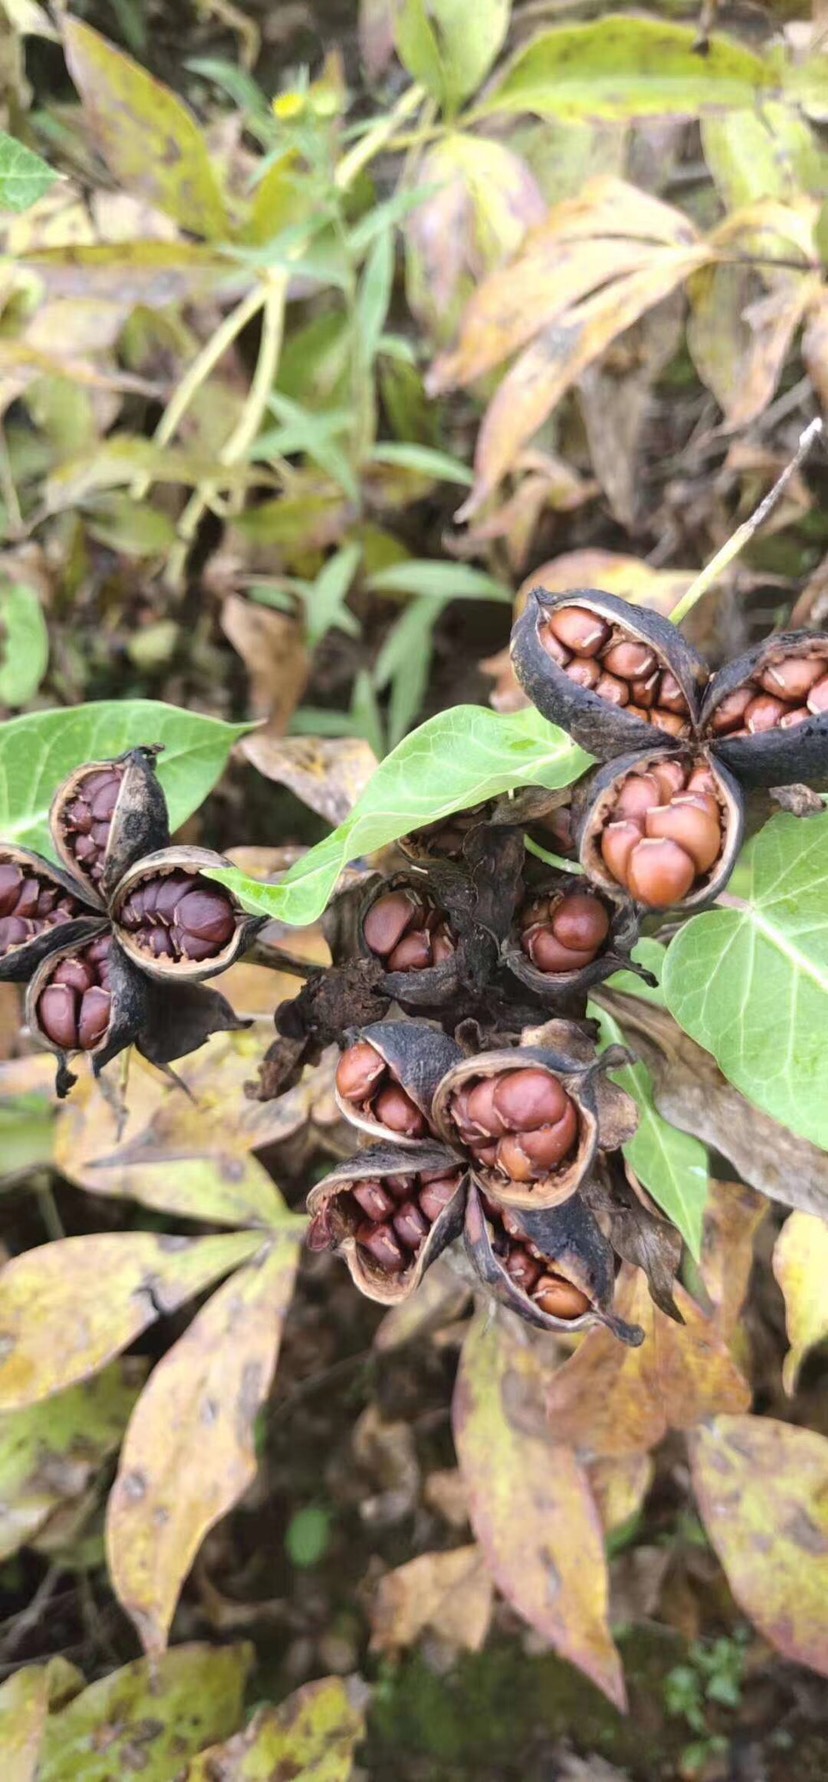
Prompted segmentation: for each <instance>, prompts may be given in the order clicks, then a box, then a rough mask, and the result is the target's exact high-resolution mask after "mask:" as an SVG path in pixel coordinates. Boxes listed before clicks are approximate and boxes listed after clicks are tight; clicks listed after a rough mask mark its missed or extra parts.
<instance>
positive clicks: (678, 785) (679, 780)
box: [647, 761, 713, 804]
mask: <svg viewBox="0 0 828 1782" xmlns="http://www.w3.org/2000/svg"><path fill="white" fill-rule="evenodd" d="M700 771H701V772H703V773H706V774H707V775H708V779H709V780H710V789H711V791H712V788H713V777H712V775H711V774H710V773H709V770H708V769H707V768H706V767H705V768H702V769H701V770H700ZM647 772H648V773H651V774H652V776H653V779H654V780H655V781H656V783H657V785H658V788H659V791H660V793H661V800H662V803H663V804H669V802H670V799H671V798H672V797H673V794H674V793H675V792H683V791H684V782H685V779H686V778H687V769H686V768H685V767H682V764H681V762H680V761H656V762H655V763H654V764H653V766H652V767H648V769H647ZM688 784H689V782H688ZM705 789H706V788H705Z"/></svg>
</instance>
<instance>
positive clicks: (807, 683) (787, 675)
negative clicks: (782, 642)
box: [710, 656, 828, 736]
mask: <svg viewBox="0 0 828 1782" xmlns="http://www.w3.org/2000/svg"><path fill="white" fill-rule="evenodd" d="M825 711H828V674H826V672H825V658H824V656H787V657H783V659H782V661H780V662H770V663H768V664H767V666H766V667H765V668H763V669H762V670H761V672H760V673H759V674H757V676H756V678H755V679H754V680H750V681H748V682H747V683H746V684H745V686H743V687H737V688H736V689H735V690H734V692H733V693H728V694H727V695H726V696H725V698H724V699H723V700H722V701H721V704H720V705H718V706H717V707H716V709H715V711H714V712H713V714H712V716H711V719H710V728H711V730H712V731H713V732H714V734H715V735H717V736H756V735H758V734H760V733H761V732H762V731H765V730H792V729H794V728H795V726H796V725H797V724H804V723H805V720H806V718H810V717H818V716H819V715H820V713H822V712H825Z"/></svg>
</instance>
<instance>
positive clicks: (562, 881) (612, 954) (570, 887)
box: [503, 871, 655, 1007]
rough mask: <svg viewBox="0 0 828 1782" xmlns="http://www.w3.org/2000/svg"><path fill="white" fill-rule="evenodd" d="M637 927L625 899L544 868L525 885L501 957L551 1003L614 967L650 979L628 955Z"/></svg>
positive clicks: (600, 980)
mask: <svg viewBox="0 0 828 1782" xmlns="http://www.w3.org/2000/svg"><path fill="white" fill-rule="evenodd" d="M640 929H641V921H640V917H639V915H638V913H637V911H636V909H635V906H634V904H633V903H632V902H631V901H630V900H629V899H628V898H625V899H624V900H623V901H617V900H615V899H610V898H609V897H607V896H605V894H604V893H603V892H601V891H599V890H597V889H596V888H595V887H594V886H593V885H592V884H590V882H589V881H588V880H587V879H586V878H585V877H584V876H583V875H581V874H575V873H561V872H553V871H547V872H546V873H542V874H540V875H539V877H538V878H537V880H536V881H535V882H533V884H532V885H531V888H527V895H526V897H525V899H524V901H523V903H522V904H521V905H520V907H519V908H518V911H517V914H516V917H515V922H514V925H513V928H512V933H511V935H510V936H509V940H508V943H507V945H506V947H505V948H504V952H503V960H504V964H505V965H506V966H507V967H508V969H509V971H510V972H511V973H512V974H513V976H514V977H516V978H517V979H518V980H519V981H520V983H521V984H523V985H525V987H526V989H527V990H531V991H532V992H533V994H534V995H535V996H537V997H538V998H539V999H540V1001H542V1002H544V1003H546V1004H547V1006H549V1007H554V1006H555V1004H556V1003H561V1002H563V1001H564V1000H565V999H566V998H567V997H569V996H570V995H572V993H573V992H583V991H586V990H589V989H591V988H592V986H593V985H594V984H601V983H603V982H604V980H605V979H606V978H609V977H611V976H612V974H613V972H616V971H622V970H627V971H633V972H635V973H637V974H638V975H639V976H641V977H642V978H644V979H645V980H647V981H648V982H655V980H654V979H653V977H652V974H651V973H650V972H648V971H646V970H645V969H644V967H643V966H639V965H636V964H634V963H633V961H632V960H631V958H630V953H631V951H632V949H633V947H634V946H635V943H636V941H637V940H638V937H639V933H640Z"/></svg>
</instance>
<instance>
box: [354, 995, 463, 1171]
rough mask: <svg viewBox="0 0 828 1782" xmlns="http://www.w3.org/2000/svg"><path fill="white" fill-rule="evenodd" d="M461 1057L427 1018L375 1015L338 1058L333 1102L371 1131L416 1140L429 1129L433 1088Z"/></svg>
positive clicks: (401, 1140) (397, 1140)
mask: <svg viewBox="0 0 828 1782" xmlns="http://www.w3.org/2000/svg"><path fill="white" fill-rule="evenodd" d="M461 1057H462V1053H461V1051H460V1047H459V1046H458V1045H456V1044H455V1042H454V1040H452V1039H449V1038H448V1036H447V1034H445V1033H441V1032H440V1029H439V1028H437V1027H432V1026H431V1024H430V1023H429V1022H428V1021H375V1022H374V1023H373V1024H372V1025H371V1026H370V1027H363V1028H362V1029H361V1031H360V1032H359V1033H358V1034H355V1035H354V1038H353V1040H352V1041H351V1043H350V1044H349V1045H348V1046H347V1048H346V1050H345V1051H344V1052H343V1054H342V1057H341V1058H340V1060H339V1064H338V1066H337V1072H336V1099H337V1104H338V1106H339V1107H340V1108H341V1110H342V1112H343V1114H344V1115H345V1116H346V1119H348V1120H350V1122H351V1124H352V1125H353V1126H358V1127H359V1128H360V1129H361V1130H362V1131H363V1132H369V1133H371V1135H372V1137H374V1138H384V1139H388V1140H391V1141H392V1142H393V1143H395V1144H398V1145H411V1144H414V1143H416V1142H417V1141H419V1140H422V1139H424V1138H427V1137H428V1136H429V1135H430V1134H431V1133H433V1126H432V1101H433V1099H434V1091H435V1089H436V1088H437V1085H438V1083H440V1082H441V1080H442V1078H443V1077H444V1076H445V1074H446V1071H448V1070H451V1068H452V1066H453V1065H455V1064H456V1063H457V1061H458V1059H460V1058H461Z"/></svg>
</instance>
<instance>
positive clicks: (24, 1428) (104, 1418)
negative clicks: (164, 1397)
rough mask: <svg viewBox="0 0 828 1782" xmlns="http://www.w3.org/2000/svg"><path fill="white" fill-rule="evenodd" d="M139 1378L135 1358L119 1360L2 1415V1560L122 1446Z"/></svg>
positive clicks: (72, 1499) (141, 1371)
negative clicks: (44, 1398)
mask: <svg viewBox="0 0 828 1782" xmlns="http://www.w3.org/2000/svg"><path fill="white" fill-rule="evenodd" d="M143 1374H144V1368H143V1366H142V1364H141V1362H140V1361H138V1359H137V1358H135V1359H133V1360H131V1361H119V1362H117V1363H115V1365H114V1366H113V1367H111V1368H107V1369H106V1371H105V1372H104V1373H102V1374H99V1376H98V1378H97V1379H95V1380H89V1381H87V1382H86V1384H85V1385H83V1386H70V1387H69V1389H68V1391H66V1392H61V1393H59V1394H58V1396H57V1397H56V1398H50V1399H49V1400H48V1401H44V1402H43V1403H41V1404H37V1405H30V1406H27V1408H26V1409H25V1410H22V1411H9V1412H6V1413H5V1414H4V1415H2V1416H0V1559H4V1558H6V1557H7V1555H8V1554H10V1553H14V1552H15V1550H16V1549H17V1548H18V1547H20V1546H23V1545H24V1544H25V1543H26V1542H27V1541H30V1540H31V1539H32V1537H33V1535H34V1534H36V1533H37V1531H38V1529H40V1528H41V1527H42V1526H43V1523H44V1522H45V1521H46V1520H47V1518H48V1517H49V1516H50V1515H51V1514H52V1512H53V1510H55V1509H57V1508H58V1507H59V1506H61V1505H66V1504H72V1503H74V1502H75V1501H76V1500H77V1499H78V1498H79V1497H80V1496H81V1494H82V1493H83V1492H84V1491H85V1490H86V1487H87V1486H88V1484H89V1483H90V1480H91V1479H93V1478H94V1476H95V1474H96V1473H97V1471H98V1468H99V1467H100V1465H101V1462H102V1461H103V1460H104V1459H105V1458H106V1456H107V1454H109V1453H111V1452H112V1450H113V1448H117V1446H118V1443H119V1442H120V1440H121V1436H122V1434H123V1431H124V1427H125V1424H126V1421H127V1418H128V1416H129V1413H130V1411H131V1409H132V1406H133V1405H134V1403H135V1400H136V1398H137V1396H138V1393H139V1391H140V1383H141V1380H142V1378H143Z"/></svg>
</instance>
